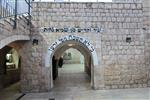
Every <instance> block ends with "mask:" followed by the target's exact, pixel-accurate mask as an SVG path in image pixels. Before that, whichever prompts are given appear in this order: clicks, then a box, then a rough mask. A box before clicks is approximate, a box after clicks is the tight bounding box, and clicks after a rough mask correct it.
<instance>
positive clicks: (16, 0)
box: [13, 0, 18, 29]
mask: <svg viewBox="0 0 150 100" xmlns="http://www.w3.org/2000/svg"><path fill="white" fill-rule="evenodd" d="M17 2H18V0H15V16H14V19H15V20H14V27H13V28H14V29H16V26H17V6H18V5H17Z"/></svg>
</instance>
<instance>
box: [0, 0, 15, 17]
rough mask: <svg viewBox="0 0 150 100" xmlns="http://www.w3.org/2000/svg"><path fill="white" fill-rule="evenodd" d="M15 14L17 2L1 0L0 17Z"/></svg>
mask: <svg viewBox="0 0 150 100" xmlns="http://www.w3.org/2000/svg"><path fill="white" fill-rule="evenodd" d="M12 15H15V2H9V0H1V1H0V18H5V17H9V16H12Z"/></svg>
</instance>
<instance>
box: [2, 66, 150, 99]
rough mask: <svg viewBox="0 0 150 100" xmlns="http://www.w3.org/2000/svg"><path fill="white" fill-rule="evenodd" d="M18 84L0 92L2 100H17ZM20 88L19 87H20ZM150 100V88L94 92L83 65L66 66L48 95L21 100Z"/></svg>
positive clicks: (35, 94)
mask: <svg viewBox="0 0 150 100" xmlns="http://www.w3.org/2000/svg"><path fill="white" fill-rule="evenodd" d="M17 85H18V84H16V85H13V86H11V88H12V87H14V88H13V89H11V88H10V90H13V91H16V92H14V93H13V94H10V93H9V92H12V91H8V90H9V89H8V88H7V89H6V90H7V91H5V92H2V91H1V92H0V100H16V97H17V96H18V97H19V96H20V95H21V93H19V92H17V91H18V87H17ZM18 86H19V85H18ZM15 88H16V90H15ZM52 98H54V99H55V100H150V88H134V89H111V90H92V89H91V87H90V78H89V77H88V75H87V74H86V73H84V67H83V65H79V64H74V65H69V64H68V65H64V66H63V68H60V69H59V77H58V78H57V79H56V80H55V81H54V88H53V90H52V91H51V92H47V93H27V94H26V95H25V96H23V97H22V98H21V99H20V100H54V99H52Z"/></svg>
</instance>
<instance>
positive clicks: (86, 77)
mask: <svg viewBox="0 0 150 100" xmlns="http://www.w3.org/2000/svg"><path fill="white" fill-rule="evenodd" d="M60 51H61V49H60ZM58 52H59V50H58ZM58 52H56V53H55V54H54V56H55V57H56V59H55V60H53V61H56V66H55V68H54V69H55V70H54V69H53V71H54V72H53V84H54V89H53V90H54V91H68V90H72V91H74V90H76V89H78V90H81V91H82V90H87V89H90V83H91V68H90V67H91V66H90V65H89V64H90V63H89V62H90V60H89V61H88V59H90V57H88V54H86V53H85V52H84V53H83V54H84V55H83V54H82V53H81V52H80V51H79V50H77V49H75V48H72V47H70V48H68V49H67V50H65V51H64V52H63V53H62V54H59V53H58ZM85 54H86V55H85ZM60 59H63V64H62V66H60V65H61V64H59V62H60V61H61V60H60ZM52 63H53V62H52ZM53 67H54V66H53ZM56 74H57V75H56ZM56 76H57V77H56Z"/></svg>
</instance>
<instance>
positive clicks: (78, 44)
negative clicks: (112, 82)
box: [45, 35, 98, 88]
mask: <svg viewBox="0 0 150 100" xmlns="http://www.w3.org/2000/svg"><path fill="white" fill-rule="evenodd" d="M75 38H76V39H75ZM63 39H65V40H64V41H63ZM78 39H79V40H78ZM80 40H82V41H80ZM69 48H74V49H76V50H78V51H79V52H80V53H81V54H82V55H84V58H86V59H85V61H86V62H87V65H88V66H90V67H89V68H88V67H85V69H86V68H87V70H90V71H88V74H89V75H90V76H91V87H92V88H94V66H96V65H98V60H97V54H96V51H95V49H94V47H93V45H91V44H90V42H89V41H88V40H87V39H85V38H83V37H79V36H75V35H72V36H70V35H68V36H65V37H62V38H60V39H58V40H57V41H55V42H54V43H53V44H52V45H51V46H50V47H49V49H48V52H47V56H46V62H45V66H46V67H50V73H51V76H50V80H51V82H50V83H51V84H50V85H51V88H53V86H54V83H53V74H52V73H53V72H52V71H53V70H52V65H53V64H52V58H53V56H56V58H60V56H61V54H62V53H63V52H64V51H66V50H67V49H69ZM47 58H49V59H47ZM87 58H88V59H87ZM84 66H86V64H85V65H84Z"/></svg>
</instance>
